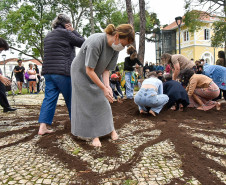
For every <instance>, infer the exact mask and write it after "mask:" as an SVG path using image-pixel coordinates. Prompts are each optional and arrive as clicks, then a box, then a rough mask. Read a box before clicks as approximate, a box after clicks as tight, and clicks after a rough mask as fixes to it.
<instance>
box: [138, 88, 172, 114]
mask: <svg viewBox="0 0 226 185" xmlns="http://www.w3.org/2000/svg"><path fill="white" fill-rule="evenodd" d="M168 101H169V97H168V96H167V95H165V94H160V95H158V94H157V92H156V91H155V89H151V88H149V89H145V88H141V89H140V90H139V91H138V93H137V94H136V96H135V98H134V102H135V103H136V104H137V105H138V107H139V110H144V111H146V112H148V109H151V110H152V111H154V112H156V113H159V112H160V111H161V110H162V108H163V106H164V105H165V104H166V103H167V102H168Z"/></svg>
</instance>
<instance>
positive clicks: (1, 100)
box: [0, 81, 9, 108]
mask: <svg viewBox="0 0 226 185" xmlns="http://www.w3.org/2000/svg"><path fill="white" fill-rule="evenodd" d="M5 92H6V89H5V85H4V84H3V83H2V82H1V81H0V105H1V106H2V107H3V108H7V107H9V102H8V100H7V97H6V93H5Z"/></svg>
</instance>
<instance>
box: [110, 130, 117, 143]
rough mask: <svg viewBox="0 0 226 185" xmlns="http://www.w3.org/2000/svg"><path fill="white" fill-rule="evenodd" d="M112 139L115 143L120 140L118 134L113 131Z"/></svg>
mask: <svg viewBox="0 0 226 185" xmlns="http://www.w3.org/2000/svg"><path fill="white" fill-rule="evenodd" d="M111 139H112V140H114V141H115V140H117V139H118V134H117V133H116V131H115V130H113V131H112V132H111Z"/></svg>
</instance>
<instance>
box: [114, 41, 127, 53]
mask: <svg viewBox="0 0 226 185" xmlns="http://www.w3.org/2000/svg"><path fill="white" fill-rule="evenodd" d="M111 47H112V49H113V50H115V51H122V50H123V49H124V48H125V47H124V46H122V44H121V43H120V39H119V44H117V45H116V44H115V43H112V45H111Z"/></svg>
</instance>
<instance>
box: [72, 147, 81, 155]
mask: <svg viewBox="0 0 226 185" xmlns="http://www.w3.org/2000/svg"><path fill="white" fill-rule="evenodd" d="M79 152H80V148H75V149H74V151H73V152H72V153H73V154H74V155H77V154H78V153H79Z"/></svg>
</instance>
